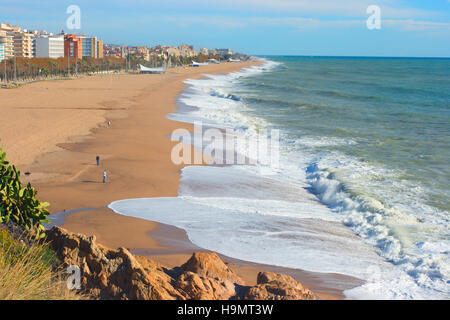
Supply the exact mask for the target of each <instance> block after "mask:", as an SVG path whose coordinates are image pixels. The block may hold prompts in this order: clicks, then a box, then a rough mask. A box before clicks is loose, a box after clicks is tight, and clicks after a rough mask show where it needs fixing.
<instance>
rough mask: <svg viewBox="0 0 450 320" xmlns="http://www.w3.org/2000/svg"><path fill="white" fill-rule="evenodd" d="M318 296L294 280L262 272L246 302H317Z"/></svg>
mask: <svg viewBox="0 0 450 320" xmlns="http://www.w3.org/2000/svg"><path fill="white" fill-rule="evenodd" d="M317 299H318V296H317V295H315V294H314V293H313V292H312V291H310V290H309V289H307V288H304V287H303V285H302V284H301V283H299V282H297V281H296V280H295V279H294V278H292V277H290V276H287V275H283V274H278V273H273V272H260V273H259V274H258V278H257V285H256V286H254V287H251V288H250V289H249V290H248V291H247V293H246V294H245V296H244V300H317Z"/></svg>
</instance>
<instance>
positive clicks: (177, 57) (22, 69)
mask: <svg viewBox="0 0 450 320" xmlns="http://www.w3.org/2000/svg"><path fill="white" fill-rule="evenodd" d="M248 58H249V57H248V56H246V55H243V54H239V53H236V52H234V51H233V50H231V49H228V48H216V49H208V48H195V47H194V46H193V45H188V44H180V45H178V46H169V45H162V44H158V45H154V46H151V47H150V46H133V45H117V44H109V43H104V41H103V40H101V39H100V38H99V37H97V36H91V35H85V34H76V33H73V34H72V33H67V32H65V31H64V30H62V31H61V32H59V33H56V34H55V33H51V32H47V31H45V30H27V29H24V28H22V27H21V26H13V25H10V24H6V23H2V22H0V79H1V82H2V83H3V85H6V84H7V83H8V82H14V83H16V82H18V81H27V80H35V79H36V78H37V77H47V78H48V77H55V76H71V75H78V74H82V73H85V74H86V73H94V72H112V71H116V72H117V71H127V72H133V71H138V67H139V65H142V66H145V67H162V66H164V67H165V68H171V67H177V66H186V65H192V64H194V65H193V66H198V64H197V63H200V64H201V63H207V62H208V61H210V62H211V61H213V62H214V63H217V62H220V61H240V60H247V59H248ZM236 59H237V60H236ZM194 61H195V62H194Z"/></svg>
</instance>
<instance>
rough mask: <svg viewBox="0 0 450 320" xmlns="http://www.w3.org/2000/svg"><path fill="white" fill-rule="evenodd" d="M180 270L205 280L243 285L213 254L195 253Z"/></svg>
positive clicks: (215, 254)
mask: <svg viewBox="0 0 450 320" xmlns="http://www.w3.org/2000/svg"><path fill="white" fill-rule="evenodd" d="M181 269H182V270H183V271H185V272H187V271H190V272H193V273H197V274H198V275H200V276H203V277H207V278H218V279H224V280H225V279H226V280H230V281H231V282H233V283H239V284H242V283H244V281H243V280H242V279H241V278H239V277H238V276H237V275H236V274H235V273H234V272H233V271H232V270H231V269H230V268H228V266H227V265H226V264H225V263H224V262H223V261H222V260H221V259H220V258H219V256H218V255H217V253H215V252H195V253H194V254H193V255H192V257H191V258H190V259H189V260H188V261H187V262H186V263H185V264H183V265H182V266H181Z"/></svg>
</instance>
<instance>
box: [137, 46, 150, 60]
mask: <svg viewBox="0 0 450 320" xmlns="http://www.w3.org/2000/svg"><path fill="white" fill-rule="evenodd" d="M136 51H137V52H136V54H137V55H138V56H141V57H142V58H143V59H144V60H145V61H150V50H149V48H148V47H137V48H136Z"/></svg>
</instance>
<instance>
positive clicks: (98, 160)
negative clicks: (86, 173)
mask: <svg viewBox="0 0 450 320" xmlns="http://www.w3.org/2000/svg"><path fill="white" fill-rule="evenodd" d="M95 159H96V160H97V166H99V165H100V157H99V156H97V157H96V158H95Z"/></svg>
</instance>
